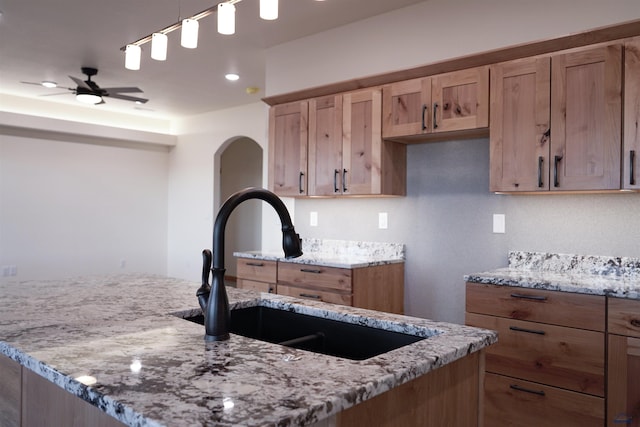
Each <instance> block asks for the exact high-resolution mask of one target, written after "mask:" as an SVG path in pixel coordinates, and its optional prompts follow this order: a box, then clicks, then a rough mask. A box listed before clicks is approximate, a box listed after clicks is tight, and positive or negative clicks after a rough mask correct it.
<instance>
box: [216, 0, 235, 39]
mask: <svg viewBox="0 0 640 427" xmlns="http://www.w3.org/2000/svg"><path fill="white" fill-rule="evenodd" d="M218 32H219V33H220V34H226V35H231V34H235V32H236V7H235V5H233V4H231V3H220V4H218Z"/></svg>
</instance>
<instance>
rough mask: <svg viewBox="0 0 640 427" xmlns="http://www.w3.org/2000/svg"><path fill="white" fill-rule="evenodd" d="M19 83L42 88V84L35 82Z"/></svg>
mask: <svg viewBox="0 0 640 427" xmlns="http://www.w3.org/2000/svg"><path fill="white" fill-rule="evenodd" d="M20 83H24V84H26V85H37V86H42V83H36V82H20Z"/></svg>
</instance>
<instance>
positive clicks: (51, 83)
mask: <svg viewBox="0 0 640 427" xmlns="http://www.w3.org/2000/svg"><path fill="white" fill-rule="evenodd" d="M41 85H42V86H44V87H58V83H56V82H51V81H48V80H44V81H43V82H42V83H41Z"/></svg>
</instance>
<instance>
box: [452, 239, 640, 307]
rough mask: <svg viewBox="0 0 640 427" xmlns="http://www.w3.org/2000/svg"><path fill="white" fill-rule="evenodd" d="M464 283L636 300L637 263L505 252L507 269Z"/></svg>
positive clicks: (639, 286)
mask: <svg viewBox="0 0 640 427" xmlns="http://www.w3.org/2000/svg"><path fill="white" fill-rule="evenodd" d="M464 279H465V280H466V281H467V282H474V283H485V284H491V285H505V286H518V287H523V288H535V289H545V290H552V291H561V292H573V293H581V294H591V295H607V296H611V297H617V298H630V299H640V259H639V258H630V257H608V256H595V255H571V254H552V253H545V252H525V251H512V252H509V266H508V267H506V268H498V269H495V270H491V271H486V272H482V273H474V274H468V275H465V276H464Z"/></svg>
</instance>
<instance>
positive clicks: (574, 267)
mask: <svg viewBox="0 0 640 427" xmlns="http://www.w3.org/2000/svg"><path fill="white" fill-rule="evenodd" d="M509 268H512V269H518V270H532V271H549V272H554V273H575V274H595V275H599V276H614V277H621V278H629V279H633V278H635V279H637V280H640V258H631V257H612V256H611V257H609V256H600V255H569V254H553V253H546V252H525V251H510V252H509Z"/></svg>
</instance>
